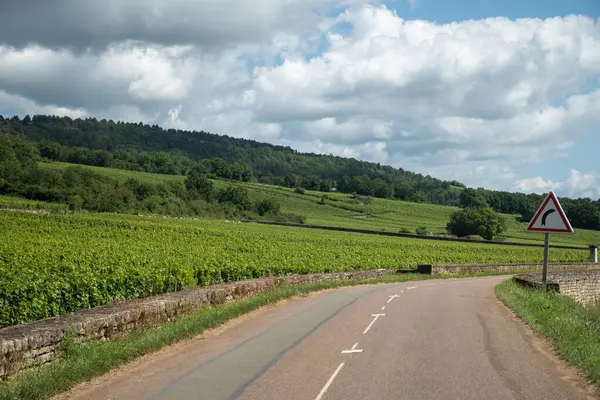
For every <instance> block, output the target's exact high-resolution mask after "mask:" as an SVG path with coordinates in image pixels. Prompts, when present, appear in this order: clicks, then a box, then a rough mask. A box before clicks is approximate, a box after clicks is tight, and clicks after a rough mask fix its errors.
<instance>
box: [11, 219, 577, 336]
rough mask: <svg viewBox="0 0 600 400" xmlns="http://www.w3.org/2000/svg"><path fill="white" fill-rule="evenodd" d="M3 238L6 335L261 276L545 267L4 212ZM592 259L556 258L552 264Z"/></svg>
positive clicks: (450, 249) (293, 235) (387, 241)
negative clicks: (428, 267) (44, 321)
mask: <svg viewBox="0 0 600 400" xmlns="http://www.w3.org/2000/svg"><path fill="white" fill-rule="evenodd" d="M0 232H1V236H2V240H0V326H7V325H13V324H17V323H22V322H27V321H32V320H36V319H40V318H45V317H50V316H56V315H60V314H64V313H67V312H71V311H76V310H81V309H86V308H90V307H96V306H100V305H104V304H107V303H110V302H112V301H114V300H117V299H130V298H136V297H144V296H149V295H152V294H160V293H165V292H169V291H178V290H182V289H185V288H189V287H193V286H196V285H207V284H211V283H216V282H227V281H235V280H241V279H247V278H256V277H260V276H265V275H275V274H277V275H279V274H291V273H293V274H303V273H313V272H331V271H344V270H358V269H373V268H406V269H408V268H414V267H416V265H417V264H419V263H494V262H507V263H508V262H511V263H518V262H539V261H540V258H541V253H540V249H538V248H529V247H509V246H499V245H481V244H477V245H474V244H469V243H454V242H439V241H426V240H417V239H409V238H397V237H383V236H375V235H362V234H353V233H345V232H331V231H317V230H308V229H301V228H289V227H279V226H267V225H255V224H241V223H228V222H225V221H214V220H213V221H208V220H190V219H169V218H150V217H137V216H129V215H112V214H104V215H98V214H90V215H58V214H50V215H36V214H27V213H15V212H10V211H0ZM586 257H587V253H586V252H582V251H577V250H566V249H553V250H552V258H553V261H565V262H567V261H570V262H581V261H586Z"/></svg>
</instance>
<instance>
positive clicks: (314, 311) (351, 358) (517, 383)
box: [58, 278, 595, 400]
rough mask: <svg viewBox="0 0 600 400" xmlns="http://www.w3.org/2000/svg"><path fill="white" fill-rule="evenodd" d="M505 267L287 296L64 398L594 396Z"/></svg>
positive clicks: (214, 399)
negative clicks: (511, 306)
mask: <svg viewBox="0 0 600 400" xmlns="http://www.w3.org/2000/svg"><path fill="white" fill-rule="evenodd" d="M502 279H503V278H476V279H456V280H439V281H422V282H411V283H402V284H389V285H374V286H360V287H353V288H346V289H341V290H336V291H329V292H324V293H319V294H317V295H314V296H310V297H307V298H302V299H298V300H293V301H289V302H286V303H284V304H281V305H277V306H275V307H272V308H270V309H268V310H266V311H261V312H259V313H255V314H254V315H251V316H249V317H246V318H244V319H242V320H240V321H236V322H235V323H233V324H230V325H229V326H227V327H225V328H224V329H222V330H221V331H217V332H212V333H211V334H210V335H208V337H203V338H199V339H195V340H191V341H188V342H186V343H183V344H180V345H176V346H173V347H171V348H168V349H166V350H164V351H162V352H159V353H158V354H154V355H152V356H149V357H145V358H144V359H142V360H141V361H139V362H136V363H134V364H132V365H129V366H126V367H124V368H122V369H121V370H118V371H116V372H114V373H111V374H109V375H107V376H105V377H102V378H100V379H97V380H95V381H93V382H92V383H91V384H87V385H84V386H81V387H79V388H77V389H76V390H74V391H72V392H70V393H68V394H66V395H62V396H59V397H58V398H59V399H60V398H69V399H85V400H96V399H98V400H99V399H102V400H105V399H156V400H176V399H177V400H183V399H210V400H219V399H261V400H263V399H289V400H295V399H298V400H300V399H302V400H334V399H345V400H354V399H356V400H358V399H382V400H384V399H428V400H434V399H444V400H450V399H461V400H464V399H478V400H479V399H500V400H503V399H532V400H533V399H540V400H541V399H544V400H553V399H556V400H569V399H589V398H595V397H593V396H592V394H591V393H590V392H589V390H588V391H587V392H586V390H585V386H584V384H582V383H581V381H580V380H579V378H577V376H576V375H574V373H573V372H572V371H571V370H570V369H569V368H565V366H564V365H563V363H561V362H558V361H557V360H555V359H554V357H552V356H551V355H550V354H548V352H547V351H546V350H545V349H544V346H541V345H540V343H539V342H538V341H537V340H534V337H533V336H532V334H531V333H530V332H529V331H528V330H527V329H525V328H524V327H523V326H522V324H521V323H519V322H518V321H517V320H516V319H515V318H514V317H512V316H511V314H510V313H509V312H508V311H507V310H506V309H505V308H504V307H503V306H502V305H501V304H500V303H499V302H498V300H497V299H496V297H495V295H494V286H495V285H496V284H498V283H499V282H500V281H501V280H502Z"/></svg>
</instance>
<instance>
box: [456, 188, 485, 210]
mask: <svg viewBox="0 0 600 400" xmlns="http://www.w3.org/2000/svg"><path fill="white" fill-rule="evenodd" d="M458 201H459V205H460V206H461V207H462V208H483V207H486V206H487V205H488V204H487V201H486V199H485V197H483V195H482V194H481V193H480V192H479V191H478V190H475V189H464V190H463V191H462V192H461V193H460V197H459V200H458Z"/></svg>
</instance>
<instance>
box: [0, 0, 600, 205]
mask: <svg viewBox="0 0 600 400" xmlns="http://www.w3.org/2000/svg"><path fill="white" fill-rule="evenodd" d="M0 3H1V9H2V12H0V114H2V115H12V114H19V115H25V114H28V113H29V114H36V113H37V114H41V113H45V114H60V115H69V116H72V117H85V116H94V117H97V118H111V119H115V120H117V119H118V120H127V121H136V122H137V121H144V122H147V123H151V124H154V123H156V124H159V125H161V126H163V127H173V128H182V129H196V130H206V131H209V132H213V133H218V134H227V135H231V136H237V137H244V138H253V139H256V140H260V141H267V142H271V143H278V144H285V145H289V146H291V147H293V148H296V149H298V150H300V151H312V152H320V153H326V154H335V155H341V156H348V157H355V158H359V159H364V160H369V161H375V162H380V163H382V164H390V165H393V166H395V167H402V168H404V169H407V170H411V171H416V172H421V173H424V174H430V175H432V176H435V177H439V178H442V179H458V180H460V181H462V182H464V183H466V184H467V185H469V186H474V187H478V186H483V187H486V188H491V189H502V190H518V191H524V192H544V191H547V190H549V189H552V190H555V191H556V192H558V193H559V194H561V195H568V196H584V197H591V198H593V199H597V198H599V197H600V20H599V17H600V1H598V0H569V1H563V0H554V1H552V0H528V1H519V0H504V1H497V0H453V1H448V0H392V1H377V0H375V1H369V0H169V1H167V0H86V1H82V0H52V1H48V0H19V1H10V0H0Z"/></svg>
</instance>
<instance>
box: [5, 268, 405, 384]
mask: <svg viewBox="0 0 600 400" xmlns="http://www.w3.org/2000/svg"><path fill="white" fill-rule="evenodd" d="M394 273H396V272H395V271H390V270H383V269H380V270H369V271H355V272H339V273H330V274H310V275H290V276H283V277H270V278H259V279H252V280H246V281H240V282H234V283H231V284H223V285H214V286H211V287H203V288H195V289H192V290H186V291H182V292H176V293H167V294H164V295H160V296H155V297H150V298H146V299H139V300H132V301H127V302H122V303H115V304H110V305H107V306H103V307H98V308H94V309H89V310H83V311H79V312H75V313H71V314H66V315H63V316H60V317H54V318H48V319H45V320H40V321H36V322H31V323H27V324H22V325H15V326H11V327H7V328H4V329H0V380H1V379H4V378H6V377H8V376H11V375H14V374H16V373H17V372H19V371H21V370H23V369H26V368H29V367H33V366H38V365H42V364H45V363H48V362H50V361H52V360H54V359H55V358H56V353H57V349H58V347H59V346H60V344H61V342H62V340H63V339H64V337H65V335H66V334H67V332H69V331H73V332H74V333H75V334H76V340H77V341H79V342H84V341H88V340H109V339H111V338H113V337H115V336H117V335H120V334H123V333H124V332H127V331H129V330H131V329H133V328H135V327H138V326H151V325H155V324H157V323H161V322H168V321H172V320H174V319H176V318H177V317H179V316H181V315H184V314H188V313H190V312H193V311H196V310H199V309H201V308H204V307H208V306H211V305H216V304H223V303H226V302H229V301H232V300H235V299H239V298H243V297H246V296H249V295H253V294H258V293H261V292H265V291H268V290H272V289H275V288H277V287H278V286H281V285H283V284H308V283H314V282H319V281H327V280H344V279H367V278H377V277H382V276H384V275H389V274H394Z"/></svg>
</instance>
